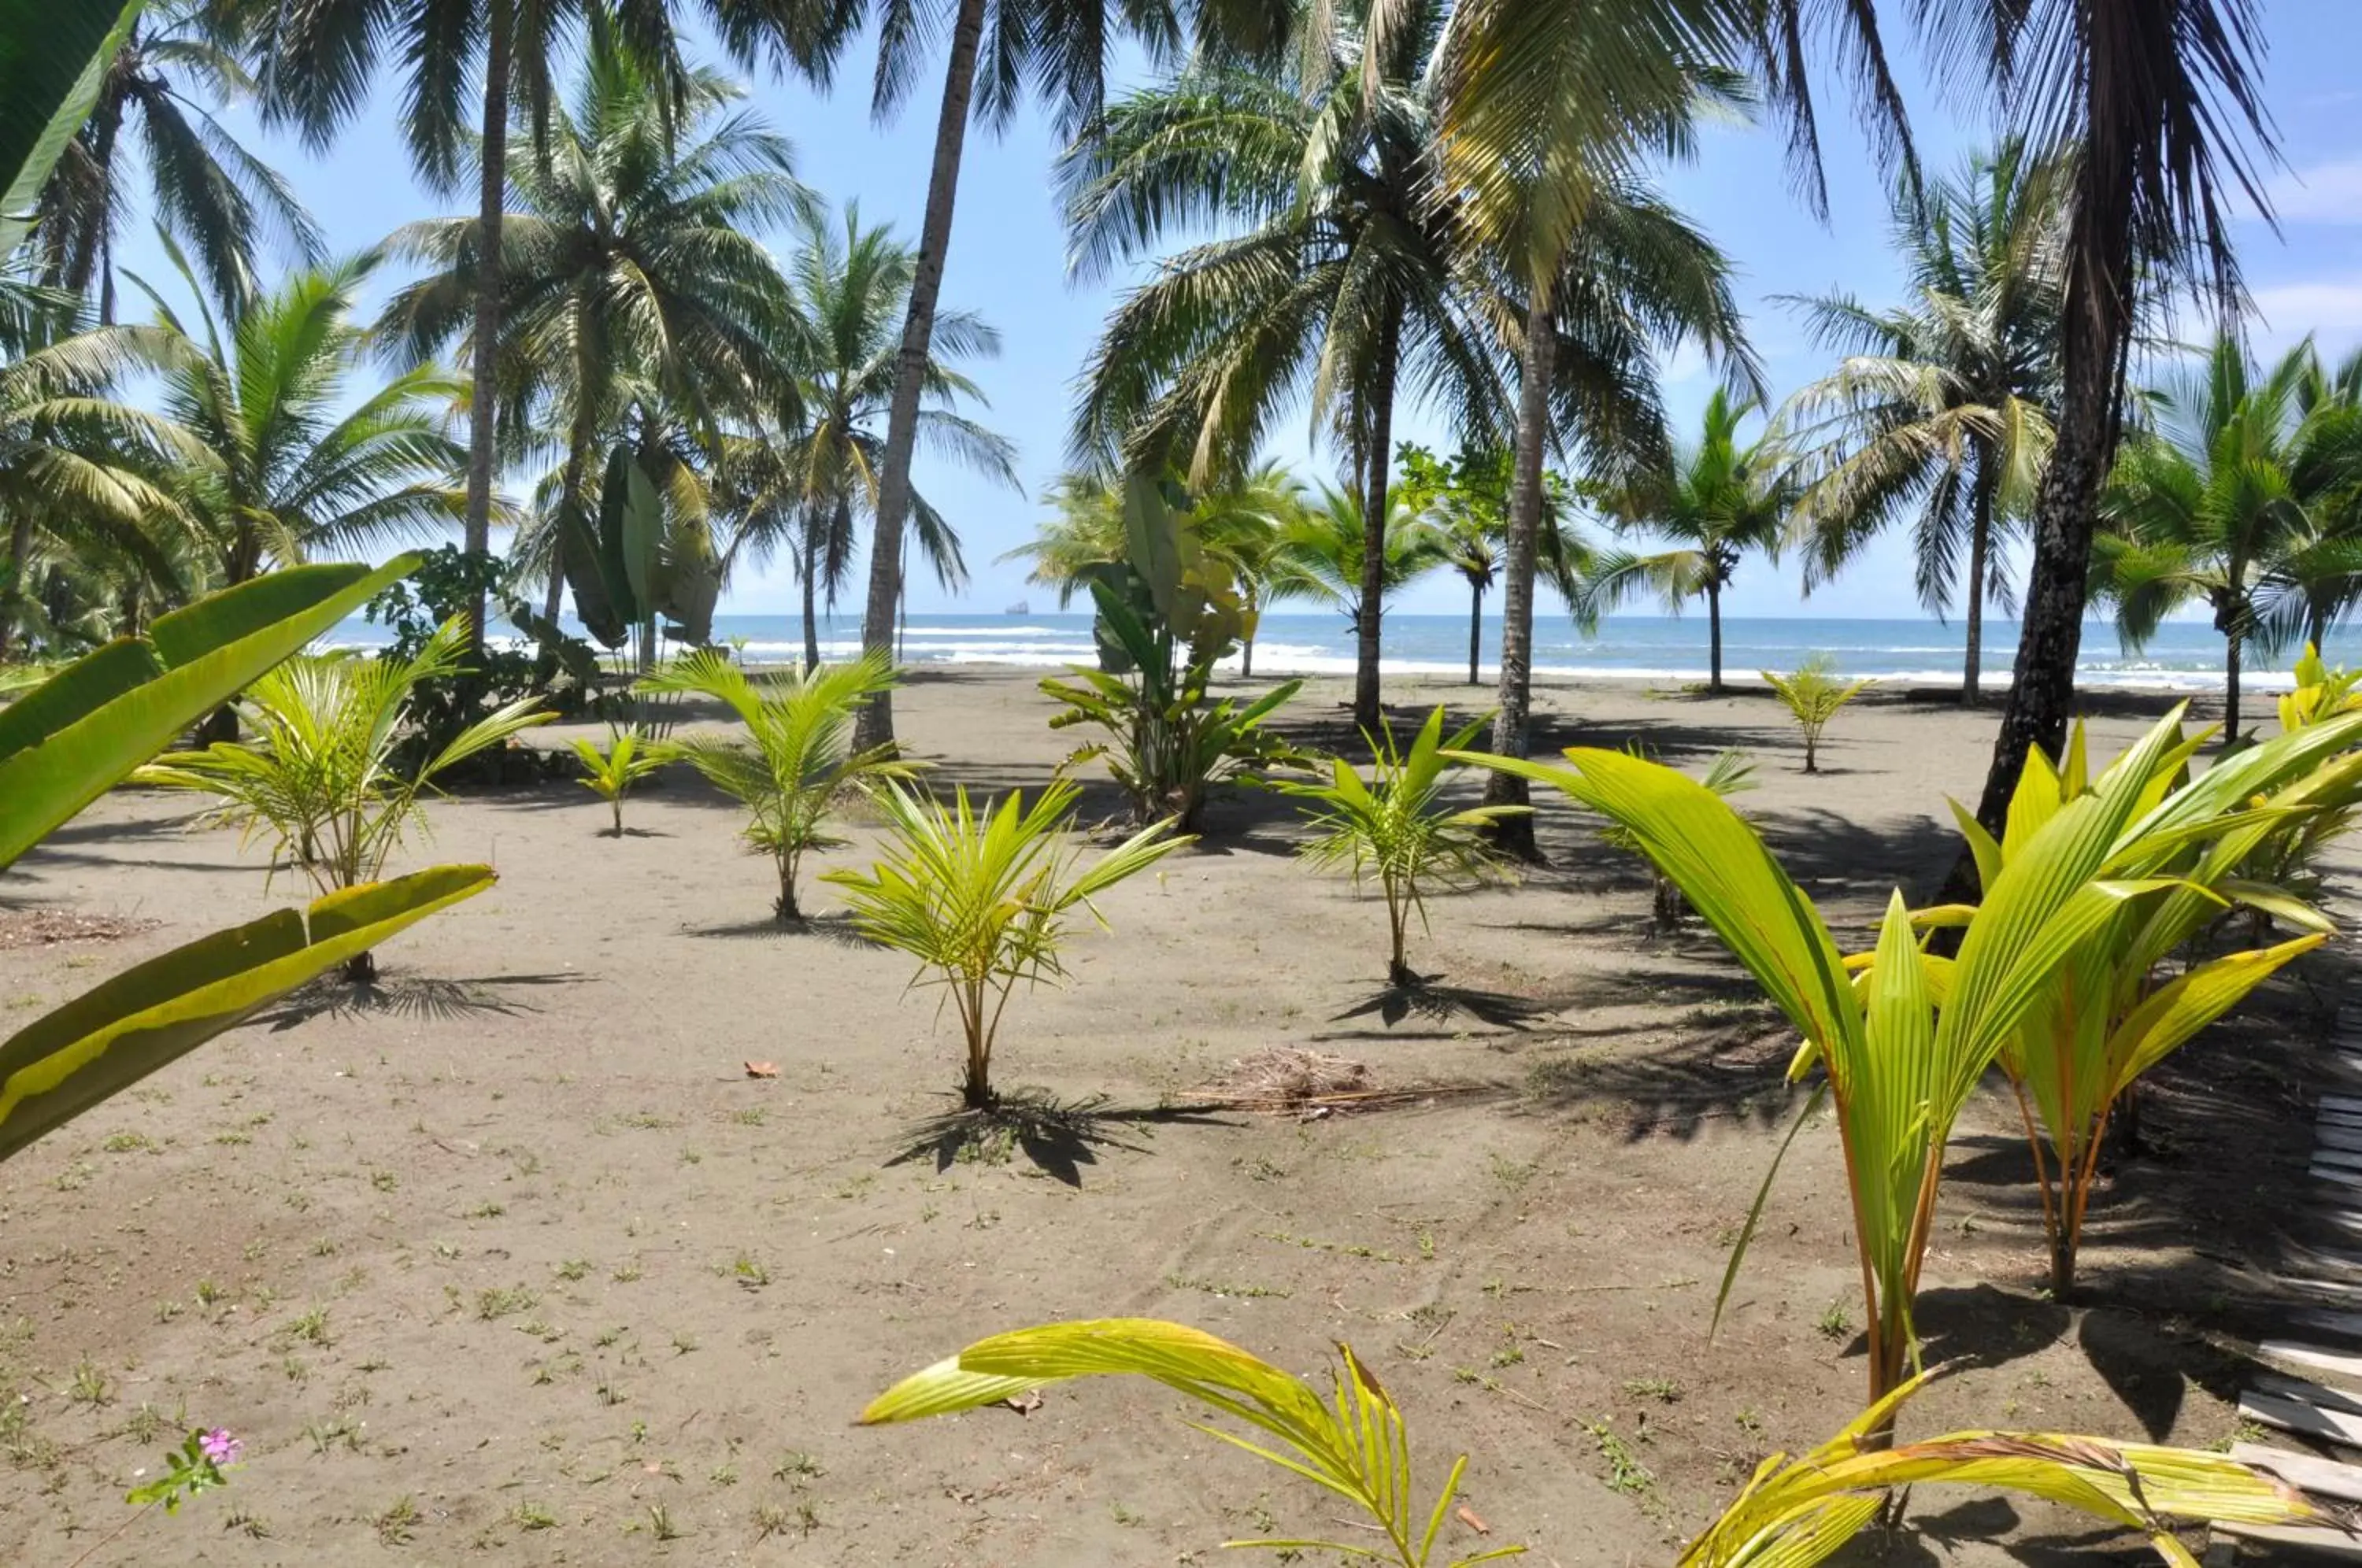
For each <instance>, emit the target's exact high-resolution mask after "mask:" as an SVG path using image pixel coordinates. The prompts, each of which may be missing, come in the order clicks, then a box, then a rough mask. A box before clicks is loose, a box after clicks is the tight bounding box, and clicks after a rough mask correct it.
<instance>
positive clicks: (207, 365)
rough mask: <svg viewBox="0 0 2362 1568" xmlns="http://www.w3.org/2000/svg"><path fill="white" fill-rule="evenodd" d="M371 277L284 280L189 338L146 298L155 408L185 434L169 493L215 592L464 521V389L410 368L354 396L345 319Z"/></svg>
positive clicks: (165, 309)
mask: <svg viewBox="0 0 2362 1568" xmlns="http://www.w3.org/2000/svg"><path fill="white" fill-rule="evenodd" d="M371 267H372V263H371V262H369V261H366V260H362V261H347V262H343V263H341V264H339V265H337V266H332V267H328V268H326V269H323V270H320V271H307V272H298V273H295V274H293V275H292V276H291V277H289V278H288V279H287V280H286V282H283V283H281V285H280V287H279V288H278V289H277V290H276V291H275V292H273V293H267V294H262V295H259V296H257V297H255V298H254V299H253V300H251V301H250V302H249V303H248V304H247V306H246V308H245V310H244V311H243V313H242V314H240V315H237V316H235V317H233V318H232V319H231V320H230V321H229V322H228V323H227V324H226V328H227V330H226V332H225V330H224V327H223V325H221V324H217V323H216V322H215V318H214V316H213V314H212V312H211V310H210V309H209V308H208V307H207V306H205V305H204V303H203V301H202V300H200V301H199V302H198V304H197V307H196V309H197V323H198V328H199V330H198V331H197V332H192V331H191V330H190V329H189V327H188V326H185V325H184V324H183V323H182V319H181V317H180V316H179V315H177V314H176V313H175V312H174V311H173V310H172V309H171V306H170V305H168V304H165V303H164V301H163V300H162V299H161V298H160V297H157V296H155V295H153V294H152V293H151V294H150V298H151V299H152V300H153V301H154V304H155V309H156V318H157V326H159V327H160V329H161V335H160V337H159V338H158V339H157V340H156V342H155V344H154V347H153V348H152V350H151V352H152V355H153V359H154V363H155V366H156V368H157V369H158V370H159V371H160V373H161V376H162V390H161V396H160V403H161V407H162V411H163V413H164V414H165V415H166V416H167V417H168V418H169V419H170V420H171V422H172V424H173V425H174V426H175V427H176V428H177V429H178V430H179V431H180V432H182V434H183V436H184V442H183V445H182V448H181V450H182V466H181V468H180V469H179V471H178V472H177V473H176V474H174V475H173V476H172V477H171V480H170V481H169V482H170V488H171V491H173V494H174V498H175V499H176V500H177V501H178V502H179V503H180V505H181V506H182V509H183V510H184V511H185V512H186V513H187V514H188V515H189V516H190V518H191V519H192V520H193V522H194V524H195V525H196V527H197V530H198V532H199V535H200V536H201V537H203V538H204V540H205V541H206V542H207V543H208V544H209V546H210V547H211V548H212V550H213V552H214V555H215V559H216V563H217V565H218V568H219V571H220V580H221V582H222V583H223V584H225V585H234V584H237V583H240V582H246V581H248V580H251V579H253V578H254V577H256V576H257V575H259V573H260V572H261V570H262V569H263V567H264V565H265V564H266V563H270V564H276V565H281V566H288V565H292V564H294V563H296V562H298V561H302V560H304V559H307V558H310V557H312V556H314V555H315V554H317V553H320V552H323V551H326V552H329V553H332V554H337V555H351V554H359V553H360V552H363V551H366V550H370V549H376V548H381V547H383V546H385V545H386V544H388V543H389V542H392V541H394V540H399V539H403V538H405V537H411V536H428V535H431V534H432V533H434V532H435V531H436V529H438V528H440V527H442V526H445V525H448V524H450V523H451V522H453V521H455V520H457V519H458V517H459V516H460V515H461V513H462V512H463V510H464V507H465V501H466V498H465V494H464V492H463V491H461V490H460V489H458V486H457V485H456V483H455V482H454V481H455V480H456V479H457V477H458V473H459V471H460V469H461V467H462V466H463V464H464V462H465V458H466V453H465V449H464V448H462V447H459V446H458V444H457V443H456V442H454V441H453V440H451V438H450V437H449V436H447V434H446V427H447V419H448V416H449V411H450V409H451V407H452V406H453V404H454V403H456V402H457V401H458V398H459V397H460V395H461V393H462V388H461V386H460V384H459V383H458V381H455V380H453V379H452V378H450V377H449V376H447V375H446V374H445V373H443V372H441V371H439V370H436V369H435V368H434V367H432V366H422V367H420V368H418V369H415V370H409V371H406V372H403V374H400V375H397V376H395V377H394V378H393V379H392V380H391V381H386V382H385V383H384V384H382V385H379V386H375V387H373V388H370V389H368V390H359V389H357V388H356V387H355V384H354V383H355V379H356V372H357V371H358V370H359V369H360V359H361V357H362V354H363V352H364V350H365V348H366V347H367V343H368V337H367V333H366V331H365V329H364V328H363V327H362V326H361V325H360V324H359V322H358V321H356V320H355V319H354V316H355V308H356V304H357V302H358V297H359V293H360V290H361V287H362V285H363V283H364V282H366V281H367V279H368V277H369V275H370V271H371ZM182 275H183V276H184V277H188V276H190V274H189V273H187V272H186V271H184V272H183V274H182ZM134 281H135V282H137V281H138V280H137V279H136V278H135V280H134ZM144 286H145V285H144V284H143V285H142V287H144Z"/></svg>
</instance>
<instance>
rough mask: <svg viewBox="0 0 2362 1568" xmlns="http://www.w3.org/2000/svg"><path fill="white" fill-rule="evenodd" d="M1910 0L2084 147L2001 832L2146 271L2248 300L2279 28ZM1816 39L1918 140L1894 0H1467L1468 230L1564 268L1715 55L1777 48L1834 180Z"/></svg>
mask: <svg viewBox="0 0 2362 1568" xmlns="http://www.w3.org/2000/svg"><path fill="white" fill-rule="evenodd" d="M1910 10H1911V15H1912V16H1913V17H1914V20H1915V24H1916V25H1917V27H1918V28H1920V30H1921V32H1922V35H1923V42H1924V44H1925V46H1926V48H1925V50H1924V52H1925V53H1926V55H1927V56H1928V58H1930V59H1933V60H1935V61H1937V62H1938V63H1939V66H1940V68H1941V69H1942V71H1943V72H1944V74H1946V75H1947V76H1949V77H1951V78H1952V79H1953V80H1952V81H1951V82H1950V83H1948V84H1949V85H1951V86H1952V87H1954V88H1955V89H1963V90H1965V89H1971V88H1973V89H1977V90H1991V91H1992V94H1993V95H1994V96H1995V97H1996V99H1997V100H1998V102H1999V105H2000V107H2001V108H2002V109H2003V112H2004V116H2005V118H2006V120H2007V121H2008V123H2010V124H2011V125H2014V126H2015V127H2020V128H2022V129H2024V130H2025V131H2026V132H2028V133H2029V143H2028V146H2029V150H2030V152H2031V153H2032V155H2033V156H2035V157H2036V158H2038V159H2042V160H2048V159H2051V158H2053V157H2056V156H2058V155H2060V154H2063V153H2067V152H2069V151H2070V150H2071V151H2072V152H2073V153H2074V154H2075V156H2074V159H2073V162H2072V164H2071V168H2072V171H2073V173H2072V178H2071V180H2070V190H2069V194H2068V197H2067V211H2068V214H2069V219H2068V228H2067V236H2066V240H2065V245H2064V251H2063V255H2062V260H2061V271H2062V272H2063V274H2064V277H2065V280H2066V282H2065V289H2064V298H2063V301H2062V304H2061V310H2060V322H2061V330H2060V348H2059V359H2060V373H2059V399H2058V413H2057V419H2056V424H2057V430H2058V434H2057V437H2056V441H2055V443H2054V445H2053V447H2052V454H2051V461H2050V463H2049V465H2048V467H2047V469H2045V470H2044V475H2043V481H2042V485H2041V487H2040V489H2039V491H2037V493H2036V501H2035V505H2034V512H2033V519H2032V532H2033V536H2034V564H2033V569H2032V571H2031V573H2030V575H2029V578H2028V584H2027V592H2026V596H2025V620H2024V624H2023V627H2022V629H2021V632H2020V635H2019V639H2018V650H2017V665H2016V669H2015V672H2014V679H2013V681H2012V683H2011V687H2010V695H2009V701H2008V704H2007V706H2006V707H2005V708H2004V710H2003V716H2002V723H2001V730H2000V734H1999V735H1998V737H1997V738H1996V740H1995V742H1994V746H1993V759H1992V770H1991V771H1990V772H1989V773H1988V775H1987V776H1986V779H1985V790H1984V794H1983V797H1982V800H1981V802H1980V804H1979V806H1978V809H1977V815H1978V818H1979V820H1980V821H1981V822H1982V823H1984V824H1985V825H1986V827H1987V828H1988V829H1989V830H1990V831H1992V832H1995V833H1998V832H1999V830H2000V828H2001V826H2002V823H2003V818H2004V816H2005V814H2006V812H2007V809H2008V802H2009V798H2010V794H2011V792H2012V790H2014V787H2015V785H2016V782H2017V778H2018V775H2019V773H2020V772H2021V771H2022V769H2023V766H2024V763H2025V755H2026V752H2027V750H2028V748H2029V747H2031V746H2033V745H2037V744H2039V745H2046V746H2048V747H2049V748H2051V749H2052V750H2053V751H2056V750H2057V749H2058V747H2059V745H2061V744H2062V743H2063V742H2064V740H2065V737H2066V725H2067V719H2068V716H2069V712H2070V708H2071V706H2072V700H2073V694H2074V681H2075V655H2076V649H2077V646H2078V643H2079V641H2080V639H2081V631H2082V618H2083V606H2084V602H2085V597H2086V592H2087V588H2088V584H2087V576H2088V567H2089V562H2090V558H2091V553H2092V550H2091V542H2092V518H2093V515H2094V512H2095V508H2096V502H2097V499H2098V493H2099V490H2100V486H2101V484H2102V482H2103V480H2104V479H2105V478H2106V476H2107V473H2108V470H2109V467H2110V464H2111V463H2112V461H2113V459H2114V453H2115V447H2116V441H2117V436H2118V434H2119V429H2120V404H2121V403H2122V400H2123V393H2124V378H2125V357H2126V348H2127V345H2128V344H2129V343H2130V341H2131V338H2132V334H2133V325H2134V310H2135V304H2136V299H2135V290H2136V279H2145V280H2147V281H2149V282H2154V283H2155V284H2157V285H2158V287H2160V288H2169V287H2175V286H2182V287H2188V288H2191V289H2194V290H2196V291H2198V292H2200V293H2203V294H2205V295H2208V296H2210V297H2211V298H2212V299H2213V301H2214V302H2215V304H2217V305H2218V306H2220V307H2222V308H2224V310H2225V311H2227V310H2228V309H2229V307H2230V306H2231V305H2232V304H2233V302H2234V301H2235V299H2236V296H2237V283H2238V272H2237V265H2236V261H2235V257H2234V255H2233V250H2232V244H2231V221H2232V215H2231V211H2230V205H2231V200H2230V199H2231V196H2232V193H2233V192H2234V191H2237V192H2239V193H2244V194H2245V195H2246V197H2247V198H2249V199H2250V200H2251V201H2254V202H2256V203H2257V204H2258V205H2260V204H2261V200H2262V198H2261V192H2260V189H2259V182H2258V181H2257V176H2256V173H2255V165H2256V159H2257V156H2258V152H2257V150H2251V149H2260V156H2263V157H2268V156H2270V152H2271V149H2272V145H2273V141H2272V135H2271V131H2270V127H2269V123H2268V117H2267V115H2266V110H2265V105H2264V100H2263V95H2262V89H2261V83H2260V80H2259V76H2258V72H2257V56H2258V52H2259V49H2260V41H2261V28H2260V25H2259V22H2258V19H2257V11H2258V7H2257V3H2256V0H2174V3H2172V4H2158V5H2134V6H2127V5H2120V4H2116V3H2114V0H1969V3H1966V4H1960V5H1950V6H1915V7H1911V8H1910ZM1808 39H1827V40H1829V41H1832V42H1833V43H1834V44H1835V46H1836V49H1837V51H1838V55H1839V57H1840V59H1839V63H1840V64H1841V66H1842V67H1843V69H1844V70H1845V71H1846V72H1847V73H1848V74H1849V75H1851V76H1852V77H1854V78H1855V80H1856V81H1857V83H1860V86H1861V87H1862V88H1863V89H1865V95H1866V96H1867V97H1868V99H1869V100H1870V103H1869V105H1868V112H1867V113H1866V115H1865V116H1864V118H1865V121H1866V123H1867V124H1868V125H1869V127H1870V128H1871V134H1872V137H1873V138H1874V139H1875V141H1876V144H1877V146H1878V148H1879V149H1880V151H1881V152H1882V154H1885V155H1887V156H1888V157H1889V158H1890V160H1892V159H1893V158H1895V157H1897V156H1898V155H1907V153H1908V150H1909V146H1910V138H1909V130H1908V127H1907V125H1906V123H1905V121H1904V115H1903V109H1902V99H1901V96H1900V94H1898V93H1897V92H1896V90H1895V87H1894V83H1893V78H1892V76H1891V74H1890V73H1889V72H1888V69H1887V64H1886V61H1887V52H1886V47H1885V44H1884V41H1883V40H1882V38H1881V36H1880V31H1879V24H1878V11H1877V8H1876V7H1875V6H1866V5H1825V4H1822V3H1821V0H1769V3H1768V4H1767V3H1766V0H1663V3H1661V4H1652V5H1646V6H1588V7H1584V9H1583V11H1582V12H1581V16H1580V20H1579V21H1576V22H1570V19H1569V17H1568V16H1567V13H1566V8H1565V7H1564V6H1558V5H1552V4H1548V3H1545V0H1467V3H1465V4H1462V5H1461V6H1458V7H1457V8H1456V9H1455V10H1454V12H1453V15H1452V26H1451V31H1450V34H1449V36H1448V37H1447V38H1446V39H1445V40H1444V43H1443V45H1442V47H1441V49H1440V54H1441V55H1442V56H1443V58H1444V61H1445V64H1444V67H1443V71H1444V76H1445V83H1446V93H1445V135H1444V138H1443V141H1444V154H1445V167H1446V175H1447V179H1448V181H1449V182H1451V185H1452V187H1453V188H1454V189H1456V190H1459V191H1460V192H1462V196H1463V202H1462V205H1463V210H1464V214H1465V216H1466V219H1467V221H1468V223H1469V225H1470V226H1471V227H1472V229H1473V230H1474V231H1475V232H1476V233H1477V234H1478V235H1479V236H1481V237H1485V238H1488V239H1501V238H1507V237H1512V236H1515V237H1518V239H1519V241H1520V243H1519V244H1518V247H1517V253H1518V254H1519V255H1520V256H1522V257H1523V258H1524V259H1525V261H1526V265H1527V270H1528V272H1529V276H1536V277H1539V276H1544V275H1547V274H1548V272H1549V271H1550V270H1551V267H1552V266H1553V265H1554V264H1555V262H1556V259H1557V257H1558V253H1559V250H1560V248H1561V243H1562V237H1563V236H1564V235H1565V234H1567V233H1568V232H1570V231H1572V229H1573V228H1574V227H1576V226H1579V224H1580V223H1581V222H1582V220H1583V218H1584V215H1585V214H1586V213H1587V211H1588V208H1589V193H1590V192H1591V190H1592V189H1593V188H1594V187H1595V185H1596V183H1597V181H1598V179H1599V171H1600V169H1601V167H1602V165H1603V164H1606V165H1607V166H1609V167H1614V166H1615V165H1617V163H1618V162H1620V161H1622V160H1626V159H1628V158H1629V157H1630V156H1631V154H1632V153H1633V152H1634V151H1635V150H1638V149H1642V148H1645V147H1646V146H1648V145H1649V144H1650V140H1651V127H1654V126H1655V125H1657V124H1658V123H1659V120H1660V117H1661V116H1662V115H1663V114H1664V113H1666V112H1667V111H1668V109H1669V107H1670V106H1671V105H1676V104H1678V102H1679V101H1680V99H1681V98H1682V97H1683V95H1684V94H1686V92H1687V91H1688V88H1687V86H1686V84H1685V83H1684V77H1685V76H1686V74H1687V73H1688V71H1689V70H1690V69H1691V68H1694V66H1695V65H1696V64H1697V63H1699V62H1700V61H1702V60H1703V61H1721V62H1726V63H1729V62H1740V63H1746V62H1752V63H1756V64H1759V65H1760V66H1761V68H1762V69H1761V70H1760V72H1759V74H1760V76H1761V77H1762V79H1763V80H1764V82H1765V83H1766V85H1767V87H1768V89H1769V92H1770V95H1771V99H1772V101H1773V103H1774V104H1775V105H1777V106H1778V107H1779V108H1780V109H1781V110H1782V111H1783V113H1784V114H1785V116H1786V117H1787V119H1788V123H1789V126H1790V127H1791V146H1792V148H1793V149H1794V151H1795V154H1796V163H1797V165H1798V168H1799V171H1800V172H1801V173H1802V174H1803V175H1804V176H1805V180H1806V182H1807V183H1808V186H1809V187H1810V189H1811V190H1812V191H1813V192H1814V193H1815V194H1816V196H1817V195H1818V193H1819V189H1820V187H1819V181H1818V160H1819V140H1818V135H1817V131H1816V124H1815V117H1814V113H1813V104H1812V99H1811V96H1810V93H1809V86H1810V80H1811V74H1812V72H1811V67H1812V65H1813V63H1814V62H1813V60H1812V56H1811V53H1810V49H1809V46H1808V44H1807V40H1808ZM1822 205H1823V206H1824V207H1825V206H1826V203H1825V202H1823V203H1822Z"/></svg>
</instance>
